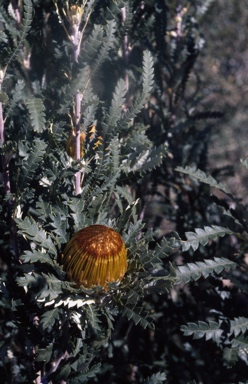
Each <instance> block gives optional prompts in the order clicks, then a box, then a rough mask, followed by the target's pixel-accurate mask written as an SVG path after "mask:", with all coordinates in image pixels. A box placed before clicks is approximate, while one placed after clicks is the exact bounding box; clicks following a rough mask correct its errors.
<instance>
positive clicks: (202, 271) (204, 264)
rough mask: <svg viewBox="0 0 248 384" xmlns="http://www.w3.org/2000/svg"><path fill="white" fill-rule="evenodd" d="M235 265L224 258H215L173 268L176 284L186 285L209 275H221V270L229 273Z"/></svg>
mask: <svg viewBox="0 0 248 384" xmlns="http://www.w3.org/2000/svg"><path fill="white" fill-rule="evenodd" d="M236 266H237V264H236V263H234V262H233V261H230V260H228V259H225V258H220V257H215V258H214V259H213V260H212V259H207V260H204V261H196V262H195V263H187V264H185V265H181V266H178V267H175V270H176V275H177V283H181V282H183V283H188V282H189V281H191V280H192V281H196V280H198V279H199V278H200V277H201V276H203V277H205V278H207V277H208V276H209V275H210V274H211V273H213V272H214V273H218V274H219V273H221V272H222V271H223V270H227V271H229V270H230V269H234V268H236Z"/></svg>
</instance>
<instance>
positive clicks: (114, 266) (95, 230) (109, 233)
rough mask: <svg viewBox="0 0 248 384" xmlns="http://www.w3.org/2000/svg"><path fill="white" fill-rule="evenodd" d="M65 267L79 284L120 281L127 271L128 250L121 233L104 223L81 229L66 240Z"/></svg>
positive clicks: (88, 285)
mask: <svg viewBox="0 0 248 384" xmlns="http://www.w3.org/2000/svg"><path fill="white" fill-rule="evenodd" d="M62 258H63V269H64V271H66V272H67V276H68V278H69V279H70V280H71V281H75V282H76V283H77V285H78V286H80V285H84V286H85V287H87V288H90V287H91V286H93V285H102V286H104V287H105V288H106V286H107V283H109V282H112V281H116V280H121V279H122V278H123V276H124V274H125V273H126V270H127V250H126V248H125V245H124V242H123V240H122V238H121V236H120V234H119V233H117V232H115V231H114V230H113V229H112V228H109V227H105V226H104V225H99V224H95V225H91V226H89V227H86V228H83V229H81V230H80V231H78V232H77V233H76V234H75V235H74V236H73V237H72V238H71V240H70V241H69V242H68V243H67V245H66V247H65V250H64V254H63V256H62Z"/></svg>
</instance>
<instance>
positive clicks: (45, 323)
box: [40, 308, 59, 329]
mask: <svg viewBox="0 0 248 384" xmlns="http://www.w3.org/2000/svg"><path fill="white" fill-rule="evenodd" d="M58 319H59V308H53V309H51V310H50V311H47V312H45V313H44V314H43V315H42V316H41V320H40V324H41V325H42V327H43V329H46V328H51V327H52V326H53V325H54V324H55V321H56V320H58Z"/></svg>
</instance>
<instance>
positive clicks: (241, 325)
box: [230, 317, 248, 336]
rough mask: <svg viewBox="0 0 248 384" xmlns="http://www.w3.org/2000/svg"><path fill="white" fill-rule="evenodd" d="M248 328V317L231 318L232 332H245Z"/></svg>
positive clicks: (237, 333) (235, 333) (235, 334)
mask: <svg viewBox="0 0 248 384" xmlns="http://www.w3.org/2000/svg"><path fill="white" fill-rule="evenodd" d="M247 330H248V319H247V318H246V317H237V318H235V319H234V320H231V328H230V333H231V334H232V333H233V334H234V336H237V335H239V334H240V333H245V332H246V331H247Z"/></svg>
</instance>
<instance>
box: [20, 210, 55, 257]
mask: <svg viewBox="0 0 248 384" xmlns="http://www.w3.org/2000/svg"><path fill="white" fill-rule="evenodd" d="M16 223H17V225H18V228H19V231H18V232H19V233H20V234H22V235H23V236H24V237H26V238H28V239H29V240H32V241H33V242H34V243H36V244H37V245H39V246H40V247H42V248H44V249H46V250H47V252H48V253H51V254H53V255H57V250H56V247H55V245H54V244H53V242H52V240H51V238H50V237H49V236H48V235H47V233H46V232H45V231H44V229H42V228H40V227H39V225H38V224H37V223H36V221H35V220H34V219H33V218H32V217H28V216H26V217H25V219H24V220H20V219H16Z"/></svg>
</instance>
